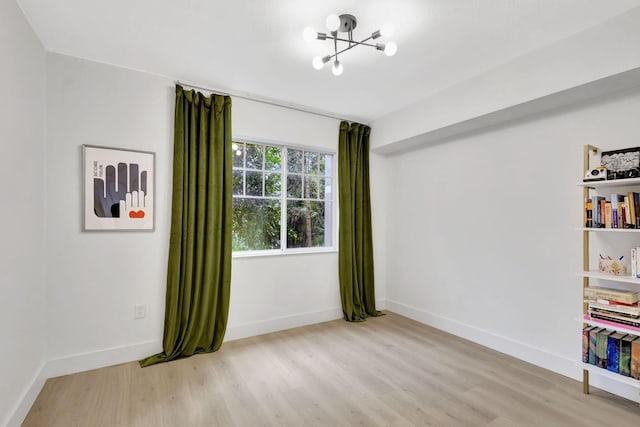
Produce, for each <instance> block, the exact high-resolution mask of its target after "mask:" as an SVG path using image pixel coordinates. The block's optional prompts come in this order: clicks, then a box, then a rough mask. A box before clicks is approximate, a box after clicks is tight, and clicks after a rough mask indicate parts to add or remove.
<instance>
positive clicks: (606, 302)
mask: <svg viewBox="0 0 640 427" xmlns="http://www.w3.org/2000/svg"><path fill="white" fill-rule="evenodd" d="M589 302H595V303H598V304H602V305H615V306H618V307H629V308H640V304H639V303H638V302H634V303H633V304H627V303H624V302H618V301H609V300H608V299H602V298H597V299H596V300H593V301H592V300H589Z"/></svg>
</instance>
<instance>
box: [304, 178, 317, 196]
mask: <svg viewBox="0 0 640 427" xmlns="http://www.w3.org/2000/svg"><path fill="white" fill-rule="evenodd" d="M304 198H305V199H317V198H318V178H317V177H315V176H305V177H304Z"/></svg>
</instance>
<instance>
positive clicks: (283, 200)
mask: <svg viewBox="0 0 640 427" xmlns="http://www.w3.org/2000/svg"><path fill="white" fill-rule="evenodd" d="M231 139H232V142H234V143H235V142H238V143H244V144H254V145H262V146H272V147H279V148H281V150H282V152H281V156H282V157H281V159H282V160H281V168H280V171H279V172H278V173H280V175H281V176H280V179H281V181H280V198H279V200H280V248H278V249H259V250H248V251H232V253H231V254H232V258H249V257H256V256H278V255H294V254H313V253H332V252H337V251H338V240H337V239H338V197H337V190H338V177H337V172H338V154H337V151H336V150H331V149H328V148H321V147H314V146H311V145H304V144H291V143H286V142H282V141H274V140H268V139H261V138H252V137H245V136H232V138H231ZM288 149H292V150H302V151H303V170H302V172H300V173H296V172H292V174H293V175H300V176H305V177H306V176H308V175H309V174H307V173H305V172H304V152H305V151H310V152H314V153H319V154H327V155H331V156H332V159H333V169H332V171H331V175H320V174H317V175H316V176H317V177H318V178H331V194H332V197H331V199H326V198H325V199H316V200H318V201H324V202H325V203H326V202H330V203H331V205H332V206H331V217H332V230H331V242H332V244H331V246H320V247H318V246H316V247H302V248H288V247H287V227H288V218H287V215H288V212H287V211H288V210H287V203H288V201H289V198H288V197H287V176H288V174H289V171H288V163H287V162H288V152H287V151H288ZM243 156H246V150H244V152H243ZM264 162H265V159H264V157H263V168H264V167H265V164H264ZM243 164H245V166H243V169H242V170H244V171H246V170H247V169H246V163H245V162H243ZM232 169H233V166H232ZM261 171H262V172H268V171H265V170H264V169H262V170H261ZM262 185H263V194H264V186H265V185H266V184H265V182H264V180H263V184H262ZM246 186H247V183H246V174H244V180H243V192H244V195H243V196H236V195H232V199H235V198H245V199H251V198H257V199H261V200H268V199H271V200H275V198H274V197H266V196H247V195H246ZM302 195H303V198H302V199H300V198H295V197H294V198H292V201H299V200H305V199H304V192H303V194H302Z"/></svg>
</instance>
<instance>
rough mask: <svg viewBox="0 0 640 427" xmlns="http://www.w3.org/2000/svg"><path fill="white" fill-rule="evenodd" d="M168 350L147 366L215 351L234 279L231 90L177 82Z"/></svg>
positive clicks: (146, 362)
mask: <svg viewBox="0 0 640 427" xmlns="http://www.w3.org/2000/svg"><path fill="white" fill-rule="evenodd" d="M175 115H176V117H175V134H174V148H173V150H174V151H173V198H172V208H171V236H170V242H169V265H168V269H167V294H166V308H165V322H164V340H163V348H164V351H163V352H162V353H160V354H157V355H155V356H151V357H148V358H146V359H144V360H142V361H140V365H141V366H149V365H152V364H154V363H158V362H166V361H169V360H173V359H178V358H182V357H187V356H191V355H193V354H196V353H207V352H212V351H216V350H217V349H218V348H220V345H221V344H222V339H223V338H224V334H225V331H226V328H227V316H228V312H229V288H230V282H231V227H232V199H231V195H232V194H231V191H232V188H231V167H232V153H231V98H229V97H228V96H221V95H211V96H208V97H207V96H204V95H203V94H201V93H196V92H195V91H184V90H183V88H182V87H181V86H176V111H175Z"/></svg>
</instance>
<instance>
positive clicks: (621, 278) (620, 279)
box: [578, 270, 640, 285]
mask: <svg viewBox="0 0 640 427" xmlns="http://www.w3.org/2000/svg"><path fill="white" fill-rule="evenodd" d="M578 276H580V277H590V278H592V279H602V280H610V281H612V282H622V283H635V284H637V285H640V279H638V278H636V277H632V276H614V275H613V274H607V273H603V272H601V271H598V270H591V271H581V272H579V273H578Z"/></svg>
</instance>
